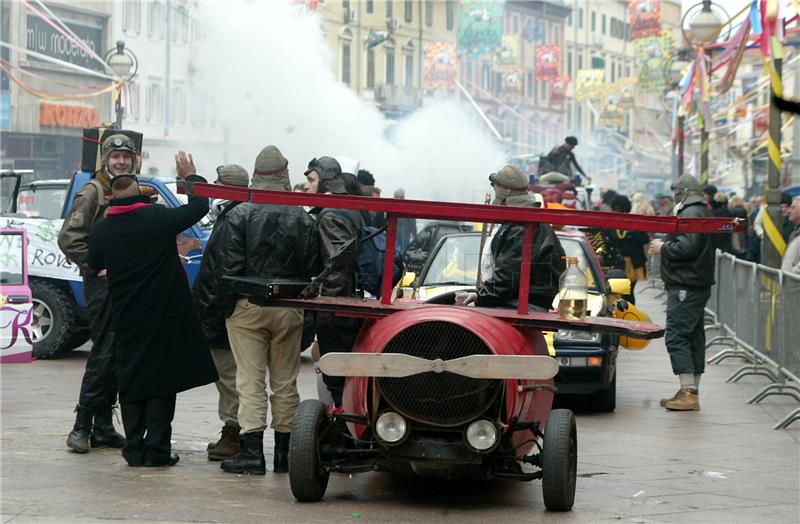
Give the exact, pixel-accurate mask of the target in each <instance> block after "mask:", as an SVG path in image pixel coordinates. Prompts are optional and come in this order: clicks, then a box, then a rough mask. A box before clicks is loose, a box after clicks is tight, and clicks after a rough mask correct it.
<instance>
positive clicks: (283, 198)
mask: <svg viewBox="0 0 800 524" xmlns="http://www.w3.org/2000/svg"><path fill="white" fill-rule="evenodd" d="M178 191H179V192H180V193H184V194H192V195H195V196H200V197H209V198H223V199H226V200H236V201H240V202H254V203H257V204H277V205H288V206H311V207H334V208H339V209H357V210H366V211H379V212H385V213H387V214H391V215H394V216H395V217H398V218H403V217H408V218H425V219H430V220H455V221H465V222H487V223H508V222H516V223H540V222H544V223H547V224H554V225H564V226H584V227H593V228H603V229H605V228H614V229H627V230H629V231H647V232H651V233H672V234H676V233H730V232H733V231H743V230H744V223H743V221H741V220H739V219H735V218H717V217H714V218H681V219H679V218H677V217H659V216H646V215H631V214H625V213H611V212H606V211H567V210H562V209H540V208H526V207H506V206H491V205H486V204H462V203H459V202H436V201H430V200H397V199H394V198H369V197H363V196H351V195H320V194H316V193H297V192H289V191H269V190H266V189H252V188H238V187H231V186H222V185H217V184H201V183H192V182H179V184H178Z"/></svg>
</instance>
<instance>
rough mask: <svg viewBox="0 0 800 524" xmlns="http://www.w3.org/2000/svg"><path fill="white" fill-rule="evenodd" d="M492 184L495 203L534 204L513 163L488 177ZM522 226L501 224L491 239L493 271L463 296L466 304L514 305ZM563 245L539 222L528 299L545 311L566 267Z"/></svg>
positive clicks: (519, 263) (525, 205)
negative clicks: (479, 285)
mask: <svg viewBox="0 0 800 524" xmlns="http://www.w3.org/2000/svg"><path fill="white" fill-rule="evenodd" d="M489 181H490V182H491V184H492V187H493V188H494V193H495V199H494V201H493V202H492V204H494V205H504V206H519V207H535V206H534V203H533V202H534V201H533V198H531V196H530V194H529V193H528V177H527V176H525V174H524V173H522V171H520V170H519V169H518V168H516V167H515V166H512V165H507V166H505V167H503V168H502V169H501V170H500V171H498V172H497V173H493V174H492V175H491V176H490V177H489ZM524 234H525V228H524V227H523V226H518V225H513V224H503V225H502V226H500V229H498V231H497V234H496V235H495V236H494V238H493V239H492V244H491V249H492V260H493V266H494V269H493V272H492V276H491V277H489V278H488V279H487V280H486V281H485V282H484V283H483V286H482V287H480V288H479V289H478V292H477V294H475V293H472V294H470V295H469V296H467V297H466V300H465V304H469V303H471V302H473V301H474V302H475V305H476V306H483V307H509V308H510V307H514V308H515V307H517V304H518V298H519V297H518V295H519V284H520V279H519V276H520V268H521V267H522V240H523V236H524ZM564 256H565V254H564V248H563V247H561V243H560V242H559V241H558V237H556V234H555V233H554V232H553V228H552V227H551V226H550V225H549V224H544V223H541V224H539V225H538V227H537V228H536V233H535V235H534V237H533V259H532V261H531V262H532V263H531V280H530V288H529V290H528V303H529V304H533V305H534V306H537V307H539V308H541V309H543V310H545V311H548V310H550V309H551V308H552V307H553V299H554V298H555V296H556V295H557V294H558V279H559V277H560V276H561V273H562V272H563V271H564V270H565V269H566V266H565V262H564Z"/></svg>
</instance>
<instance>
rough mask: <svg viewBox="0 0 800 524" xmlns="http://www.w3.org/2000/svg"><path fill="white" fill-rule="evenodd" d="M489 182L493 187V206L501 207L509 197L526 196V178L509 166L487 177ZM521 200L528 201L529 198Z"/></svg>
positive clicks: (516, 169)
mask: <svg viewBox="0 0 800 524" xmlns="http://www.w3.org/2000/svg"><path fill="white" fill-rule="evenodd" d="M489 181H490V182H491V183H492V186H493V187H494V195H495V197H494V201H493V202H492V204H493V205H503V204H504V203H507V202H506V201H507V200H508V198H509V197H515V196H522V195H526V196H527V195H528V177H527V176H525V174H524V173H523V172H522V171H520V170H519V169H518V168H516V167H514V166H512V165H510V164H509V165H506V166H503V168H502V169H501V170H500V171H498V172H497V173H492V174H491V175H489ZM514 200H519V199H514ZM522 200H525V201H529V200H530V197H528V198H525V199H522Z"/></svg>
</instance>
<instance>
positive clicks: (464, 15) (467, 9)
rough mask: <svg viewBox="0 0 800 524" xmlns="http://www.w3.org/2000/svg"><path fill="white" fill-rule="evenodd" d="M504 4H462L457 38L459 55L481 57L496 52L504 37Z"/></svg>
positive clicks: (487, 2) (479, 2) (491, 2)
mask: <svg viewBox="0 0 800 524" xmlns="http://www.w3.org/2000/svg"><path fill="white" fill-rule="evenodd" d="M503 7H504V5H503V2H494V1H472V2H462V3H461V9H460V10H459V22H460V23H459V29H458V35H457V37H456V42H457V43H458V54H459V55H468V56H479V55H482V54H484V53H491V52H494V50H495V49H497V48H498V47H499V46H500V41H501V37H502V35H503Z"/></svg>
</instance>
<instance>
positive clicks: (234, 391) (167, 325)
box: [59, 134, 800, 475]
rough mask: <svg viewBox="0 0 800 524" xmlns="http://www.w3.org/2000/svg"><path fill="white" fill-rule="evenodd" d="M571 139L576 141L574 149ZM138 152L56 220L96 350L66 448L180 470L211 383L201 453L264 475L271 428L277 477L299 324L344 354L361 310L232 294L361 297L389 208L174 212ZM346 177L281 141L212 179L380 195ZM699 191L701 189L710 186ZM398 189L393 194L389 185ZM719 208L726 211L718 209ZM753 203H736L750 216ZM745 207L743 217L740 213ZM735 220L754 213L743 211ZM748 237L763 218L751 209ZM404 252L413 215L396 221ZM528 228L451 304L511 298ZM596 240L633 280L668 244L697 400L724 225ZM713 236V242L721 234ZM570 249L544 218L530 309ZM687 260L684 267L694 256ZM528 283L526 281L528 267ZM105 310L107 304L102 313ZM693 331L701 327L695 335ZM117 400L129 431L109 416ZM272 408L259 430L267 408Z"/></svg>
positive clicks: (111, 164) (703, 210) (515, 183)
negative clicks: (367, 257)
mask: <svg viewBox="0 0 800 524" xmlns="http://www.w3.org/2000/svg"><path fill="white" fill-rule="evenodd" d="M568 143H569V141H568ZM136 155H137V151H136V146H135V145H134V143H133V142H132V141H131V140H130V139H129V138H128V137H126V136H125V135H123V134H113V135H111V136H110V137H108V138H106V139H105V140H104V141H103V143H102V145H101V158H102V167H101V169H99V170H98V171H97V172H96V173H95V174H94V176H93V178H92V180H91V181H90V182H89V183H87V184H86V186H85V187H83V188H82V189H81V190H80V192H79V193H78V195H77V196H76V198H75V203H74V204H73V207H72V209H71V210H70V212H69V216H68V218H67V220H65V222H64V225H63V227H62V230H61V232H60V235H59V246H60V247H61V249H62V250H63V251H64V253H65V254H66V255H67V257H68V258H69V259H70V260H71V261H72V262H73V263H75V264H76V265H77V266H78V267H79V268H80V272H81V276H82V279H83V283H84V290H85V294H86V299H87V304H88V306H89V317H90V325H91V331H92V342H93V347H92V350H91V352H90V355H89V359H88V360H87V364H86V371H85V373H84V377H83V382H82V387H81V392H80V396H79V400H78V405H77V406H76V413H77V414H76V420H75V424H74V426H73V429H72V431H71V432H70V434H69V436H68V438H67V446H68V447H69V448H70V449H72V450H73V451H75V452H78V453H86V452H88V451H89V450H90V449H91V448H92V447H115V448H122V450H123V451H122V455H123V457H124V458H125V460H126V461H127V463H128V464H129V465H130V466H133V467H140V466H143V467H155V466H166V465H173V464H175V463H177V462H178V460H179V457H178V456H177V455H175V454H174V453H173V452H172V449H171V445H170V439H171V432H172V429H171V425H172V420H173V417H174V413H175V400H176V395H177V393H179V392H182V391H185V390H187V389H191V388H194V387H197V386H201V385H205V384H210V383H212V382H213V383H215V384H216V387H217V390H218V393H219V402H218V413H219V418H220V420H221V422H222V424H223V429H222V432H221V436H220V438H219V440H218V441H216V442H212V443H209V445H208V458H209V459H210V460H218V461H221V462H222V464H221V468H222V470H223V471H226V472H230V473H247V474H258V475H264V474H265V473H266V470H267V468H266V458H265V455H264V432H265V431H266V430H267V427H268V425H269V427H270V428H271V429H272V431H273V432H274V443H275V446H274V454H273V463H272V470H273V471H274V472H278V473H280V472H286V471H288V454H289V445H290V439H291V429H292V428H291V424H292V418H293V416H294V413H295V411H296V409H297V406H298V404H299V394H298V390H297V377H298V373H299V371H300V350H301V349H303V348H305V347H306V345H308V340H309V338H308V336H304V335H307V332H308V331H309V330H310V331H311V332H312V340H313V333H315V334H316V345H317V351H318V353H319V355H325V354H327V353H329V352H334V351H349V350H350V349H351V348H352V347H353V345H354V343H355V340H356V337H357V335H358V333H359V330H360V328H361V326H362V323H363V320H362V319H359V318H349V317H341V316H336V315H334V314H333V313H327V312H313V313H311V312H306V313H305V314H304V312H303V311H302V310H300V309H296V308H285V307H274V306H270V305H266V304H263V303H259V301H258V300H256V299H254V298H252V297H248V296H247V295H243V294H242V293H240V292H239V291H238V290H237V288H236V285H235V283H236V282H237V281H241V280H242V279H244V280H247V279H251V280H252V279H257V280H259V281H262V282H263V281H269V282H276V281H280V282H282V283H284V284H285V283H287V282H289V283H294V284H296V285H297V286H299V287H298V289H302V291H298V295H299V296H303V297H317V296H328V297H352V296H355V295H356V293H357V282H356V264H357V258H358V256H359V245H360V232H361V231H363V230H364V228H365V227H371V228H373V229H376V228H377V229H379V228H381V227H383V226H384V225H385V224H386V217H385V216H384V214H383V213H379V212H370V211H353V210H345V209H338V208H313V209H307V208H303V207H299V206H287V205H272V204H255V203H250V202H244V203H241V202H232V201H215V202H214V203H213V204H212V205H210V204H209V202H208V199H205V198H198V197H195V196H191V195H190V196H189V198H188V203H187V204H185V205H183V206H181V207H179V208H175V209H170V208H167V207H165V206H159V205H153V203H154V201H153V198H152V196H151V195H149V194H146V192H143V191H142V188H141V187H140V185H139V181H138V178H137V176H136V175H135V173H134V170H135V169H134V166H135V163H136ZM175 160H176V171H177V176H178V178H179V179H182V180H186V181H188V182H205V181H206V179H205V178H203V177H201V176H198V175H197V172H196V168H195V165H194V161H193V159H192V157H191V155H188V154H186V153H183V152H180V153H179V154H178V155H176V158H175ZM353 171H356V172H354V173H348V172H344V171H343V169H342V166H341V165H340V163H339V162H338V161H337V160H336V159H335V158H333V157H329V156H322V157H319V158H314V159H312V160H311V161H310V162H309V163H308V165H307V167H306V169H305V170H304V173H303V176H304V178H305V181H304V182H303V183H302V184H297V185H295V186H292V184H291V182H290V178H289V162H288V160H287V159H286V158H285V157H284V156H283V154H282V153H281V151H280V150H279V149H278V147H276V146H274V145H269V146H266V147H264V148H263V149H262V150H261V151H260V152H259V153H258V155H257V156H256V159H255V163H254V169H253V171H252V176H251V175H249V174H248V172H247V170H246V169H245V168H244V167H242V166H239V165H234V164H231V165H224V166H220V167H218V168H217V170H216V173H217V180H216V181H215V183H216V184H222V185H231V186H240V187H252V188H255V189H268V190H276V191H293V190H294V191H303V192H310V193H320V194H334V195H337V194H340V195H357V196H363V197H376V196H380V193H381V190H380V189H379V188H377V187H376V186H375V178H374V176H373V175H372V174H371V173H369V172H368V171H365V170H356V169H353ZM489 183H490V185H491V187H492V189H493V191H494V201H493V204H495V205H507V206H521V207H539V206H542V205H545V202H544V199H543V198H541V197H540V196H539V195H535V194H532V193H531V192H530V191H529V181H528V177H527V175H525V174H523V173H522V172H521V171H520V170H519V169H517V168H516V167H514V166H512V165H507V166H504V167H503V168H502V169H500V170H499V171H498V172H497V173H493V174H492V175H491V176H490V178H489ZM673 190H674V195H673V209H672V210H671V212H672V213H673V214H676V215H678V216H691V217H701V216H712V214H713V215H717V216H739V215H738V214H734V213H740V212H739V211H735V210H737V209H739V207H738V204H739V203H738V202H736V201H734V199H731V202H727V199H726V198H724V195H722V196H720V195H719V193H716V192H714V193H713V194H709V193H708V190H707V189H706V190H703V189H702V188H701V187H700V185H699V184H698V183H697V181H696V180H695V179H694V178H692V177H690V176H684V177H681V178H680V179H679V180H678V182H677V183H676V184H675V185H674V187H673ZM704 191H705V192H704ZM394 196H395V198H403V197H404V196H405V195H404V193H403V191H402V190H398V191H396V192H395V194H394ZM787 204H788V205H787V208H789V210H790V211H788V212H787V215H786V216H787V217H788V220H789V221H790V222H792V223H793V224H795V227H794V229H793V233H790V234H789V237H790V239H791V241H792V242H793V244H792V242H790V245H795V248H794V249H795V251H797V245H796V244H797V243H798V242H797V240H796V238H797V236H798V226H797V225H796V224H798V223H800V201H798V199H795V201H794V202H791V203H787ZM598 207H599V209H601V210H608V211H615V212H618V213H637V214H654V213H656V209H657V208H658V209H660V208H661V207H663V204H662V203H661V202H657V206H653V205H651V204H650V203H649V202H648V200H647V199H646V198H645V197H644V196H643V195H641V194H636V195H633V198H632V199H629V198H628V197H627V196H625V195H620V194H617V193H615V192H613V191H607V192H605V193H604V194H603V195H602V200H601V201H600V202H599V203H598ZM210 208H211V212H212V214H213V215H214V217H215V222H214V227H213V231H212V233H211V235H210V237H209V239H208V243H207V247H206V250H205V253H204V256H203V259H202V263H201V267H200V271H199V273H198V276H197V278H196V280H195V282H194V285H193V287H192V288H191V289H190V288H189V285H188V281H187V279H186V276H185V274H184V272H183V270H182V267H181V263H180V258H179V256H178V252H177V247H176V243H175V236H176V235H177V234H178V233H180V232H181V231H183V230H185V229H186V228H188V227H189V226H191V225H192V224H194V223H196V222H197V221H199V220H200V219H201V218H202V217H203V216H205V215H206V214H207V213H208V212H209V209H210ZM720 210H724V212H725V213H728V214H727V215H726V214H722V211H720ZM743 212H745V213H746V209H743ZM751 214H752V213H751ZM744 216H747V215H743V218H744ZM748 219H749V221H750V222H753V228H754V229H755V224H756V223H757V220H756V219H751V218H750V217H749V216H748ZM400 226H401V229H402V228H403V227H404V228H405V229H404V230H403V231H401V232H400V237H401V238H400V243H401V244H402V243H403V242H405V243H406V244H407V243H408V241H410V238H411V236H413V233H414V230H415V229H416V225H415V224H414V223H413V222H408V223H405V224H403V223H401V224H400ZM522 233H523V228H522V227H521V226H519V225H513V224H510V225H503V226H502V227H501V228H500V229H499V231H498V233H497V234H496V235H495V237H494V238H493V240H492V242H491V255H492V260H493V267H494V271H493V273H492V276H491V278H489V279H487V280H486V281H485V282H483V283H482V285H481V286H480V287H479V288H478V289H477V291H476V292H475V293H471V294H466V295H465V296H464V297H463V301H462V304H461V305H468V304H470V303H475V304H476V305H478V306H484V307H515V306H516V303H515V301H516V300H517V290H518V288H519V267H520V262H521V256H522V239H523V234H522ZM596 236H597V239H593V243H594V244H595V247H596V248H597V250H598V253H599V254H601V256H602V257H603V261H604V265H605V266H606V267H607V268H608V269H618V270H620V271H622V272H624V274H625V276H627V277H628V278H629V279H630V280H631V282H632V286H631V294H630V296H629V297H628V298H629V300H631V301H634V300H635V297H634V294H633V288H634V286H635V283H636V282H637V281H639V280H642V279H644V278H645V277H646V274H645V267H646V264H645V262H646V260H647V252H648V250H649V251H651V252H656V253H661V258H662V278H664V281H665V284H666V287H667V290H668V292H669V302H668V311H667V325H668V328H667V333H668V336H667V348H668V351H669V353H670V358H671V360H672V363H673V371H674V373H675V374H676V375H678V376H679V377H680V382H681V389H680V390H679V392H678V393H676V395H675V396H674V397H673V398H670V399H664V401H663V402H662V405H663V406H664V407H666V408H667V409H672V410H695V409H699V401H698V397H697V394H698V393H697V389H698V387H699V377H700V375H701V374H702V372H703V358H701V357H700V356H699V355H700V351H701V350H703V351H704V339H703V330H702V311H703V307H704V306H705V301H707V300H708V295H709V292H710V291H709V290H710V288H711V286H712V285H713V283H714V273H713V267H714V248H715V247H718V248H720V249H723V250H729V249H730V250H737V249H738V250H741V249H742V246H743V245H746V244H747V239H746V237H745V238H744V239H738V240H737V239H736V237H735V236H734V235H728V236H727V237H722V235H717V236H716V237H715V238H714V240H713V243H712V238H711V237H714V235H700V234H693V235H672V236H668V237H667V238H665V239H664V240H663V241H662V240H659V239H656V240H651V238H650V237H649V236H648V235H647V234H646V233H638V232H631V231H623V230H616V229H615V230H601V231H599V232H598V234H597V235H596ZM717 237H722V238H717ZM563 258H564V250H563V248H562V247H561V245H560V243H559V241H558V238H557V237H556V235H555V234H554V232H553V229H552V228H551V227H550V226H548V225H547V224H541V225H540V227H539V228H537V232H536V237H535V239H534V249H533V260H532V264H531V276H532V278H531V281H532V282H534V283H535V285H532V286H531V288H530V293H529V297H528V302H529V304H530V305H531V306H532V307H535V308H540V309H543V310H547V309H549V308H550V306H551V304H552V302H553V299H554V297H555V296H556V294H557V292H558V277H559V275H560V274H561V273H562V272H563V271H564V269H565V266H564V260H563ZM687 261H688V262H687ZM534 275H535V277H534ZM112 304H113V307H112ZM698 326H699V327H698ZM323 381H324V385H325V389H326V391H325V394H326V396H329V398H330V403H331V404H332V406H331V409H340V408H341V407H342V402H343V398H342V397H343V389H344V379H343V378H342V377H335V376H327V375H323ZM117 396H119V401H120V405H121V409H122V421H123V426H124V430H125V436H123V435H121V434H119V433H118V432H117V431H116V430H115V429H114V425H113V422H112V410H113V407H114V405H115V403H116V400H117ZM270 406H271V411H272V417H271V421H270V422H269V424H268V417H267V414H268V408H269V407H270Z"/></svg>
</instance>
